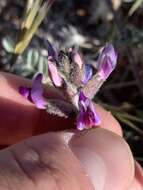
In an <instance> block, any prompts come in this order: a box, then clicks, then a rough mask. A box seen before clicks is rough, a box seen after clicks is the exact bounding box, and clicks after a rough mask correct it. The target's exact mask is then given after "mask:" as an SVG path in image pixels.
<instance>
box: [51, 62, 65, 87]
mask: <svg viewBox="0 0 143 190" xmlns="http://www.w3.org/2000/svg"><path fill="white" fill-rule="evenodd" d="M48 70H49V76H50V78H51V81H52V82H53V84H54V85H55V86H57V87H61V86H62V82H63V80H62V77H61V76H60V75H59V73H58V70H57V68H56V66H55V65H54V64H53V63H52V62H50V61H49V62H48Z"/></svg>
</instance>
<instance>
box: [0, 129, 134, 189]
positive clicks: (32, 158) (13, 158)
mask: <svg viewBox="0 0 143 190" xmlns="http://www.w3.org/2000/svg"><path fill="white" fill-rule="evenodd" d="M133 174H134V164H133V158H132V154H131V152H130V149H129V147H128V145H127V144H126V143H125V141H124V140H123V139H122V138H121V137H119V136H118V135H116V134H114V133H112V132H109V131H107V130H105V129H101V128H99V129H94V130H87V131H84V132H76V133H73V132H66V131H65V132H49V133H48V134H44V135H39V136H36V137H32V138H30V139H28V140H25V141H23V142H21V143H19V144H16V145H13V146H11V147H9V148H7V149H5V150H2V151H1V152H0V184H2V185H1V186H2V187H3V189H4V187H6V185H7V186H8V188H7V189H8V190H9V189H15V190H25V189H27V190H40V189H42V190H47V189H49V190H55V189H57V190H58V189H63V190H64V189H65V190H67V189H68V190H81V189H82V190H88V189H89V190H92V189H96V190H109V189H110V190H113V189H115V187H116V190H123V189H128V187H129V185H130V183H131V181H132V179H133Z"/></svg>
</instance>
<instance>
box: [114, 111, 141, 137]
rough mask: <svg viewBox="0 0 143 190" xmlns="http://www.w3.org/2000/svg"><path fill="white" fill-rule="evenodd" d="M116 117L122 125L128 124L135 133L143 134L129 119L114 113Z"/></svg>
mask: <svg viewBox="0 0 143 190" xmlns="http://www.w3.org/2000/svg"><path fill="white" fill-rule="evenodd" d="M114 115H115V116H116V118H118V119H119V120H120V121H121V122H122V123H124V124H126V125H127V126H129V127H131V128H132V129H134V130H135V131H137V132H138V133H140V134H143V131H142V130H141V129H140V128H138V127H137V126H136V125H135V124H134V123H132V122H131V121H129V120H128V119H127V118H125V117H123V116H122V115H120V114H119V113H116V114H115V113H114Z"/></svg>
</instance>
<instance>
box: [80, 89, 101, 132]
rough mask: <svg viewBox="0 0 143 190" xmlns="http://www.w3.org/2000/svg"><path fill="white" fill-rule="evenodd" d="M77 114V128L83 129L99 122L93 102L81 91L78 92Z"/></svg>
mask: <svg viewBox="0 0 143 190" xmlns="http://www.w3.org/2000/svg"><path fill="white" fill-rule="evenodd" d="M78 105H79V114H78V117H77V128H78V129H79V130H83V129H85V128H88V127H92V126H97V125H99V124H100V123H101V121H100V117H99V116H98V114H97V112H96V110H95V107H94V105H93V103H92V102H91V101H90V100H89V99H88V98H87V97H85V96H84V94H83V92H80V94H79V104H78Z"/></svg>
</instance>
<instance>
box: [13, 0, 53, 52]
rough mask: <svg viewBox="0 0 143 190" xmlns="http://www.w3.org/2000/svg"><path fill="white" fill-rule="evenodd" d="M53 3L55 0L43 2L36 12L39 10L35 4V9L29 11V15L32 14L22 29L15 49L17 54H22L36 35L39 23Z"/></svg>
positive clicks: (39, 0) (39, 1)
mask: <svg viewBox="0 0 143 190" xmlns="http://www.w3.org/2000/svg"><path fill="white" fill-rule="evenodd" d="M36 2H38V3H41V0H37V1H36ZM38 3H37V4H36V6H39V4H38ZM52 3H53V0H50V1H48V2H45V3H43V5H42V6H41V8H40V9H38V12H36V11H37V7H36V6H35V9H34V11H33V9H31V12H30V13H29V15H31V17H29V21H28V22H27V21H25V23H24V26H22V27H24V28H23V29H22V31H21V33H20V37H19V40H18V42H17V44H16V46H15V50H14V53H15V54H22V53H23V51H24V50H25V49H26V47H27V46H28V45H29V43H30V41H31V39H32V37H33V36H34V34H35V33H36V31H37V29H38V27H39V25H40V24H41V22H42V21H43V19H44V18H45V16H46V14H47V12H48V10H49V8H50V7H51V5H52ZM35 13H37V14H35ZM26 23H27V24H26Z"/></svg>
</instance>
